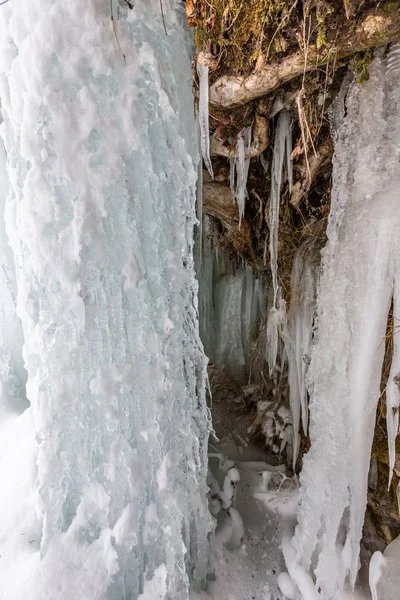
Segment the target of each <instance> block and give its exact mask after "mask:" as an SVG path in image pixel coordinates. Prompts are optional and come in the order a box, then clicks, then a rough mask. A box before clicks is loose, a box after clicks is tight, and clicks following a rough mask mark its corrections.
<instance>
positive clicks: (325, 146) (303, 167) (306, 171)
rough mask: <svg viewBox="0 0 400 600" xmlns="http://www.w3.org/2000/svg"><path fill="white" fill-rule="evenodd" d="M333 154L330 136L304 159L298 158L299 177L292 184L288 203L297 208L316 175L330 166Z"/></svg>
mask: <svg viewBox="0 0 400 600" xmlns="http://www.w3.org/2000/svg"><path fill="white" fill-rule="evenodd" d="M332 154H333V143H332V140H331V139H330V138H328V139H326V140H325V141H324V142H322V144H321V145H320V146H319V148H318V149H317V151H316V153H315V154H314V153H312V154H311V155H310V156H309V157H308V164H307V161H306V159H305V158H304V159H302V160H299V161H298V162H297V163H296V167H295V168H296V171H297V172H298V173H299V175H300V179H299V180H298V181H297V183H295V184H294V186H293V188H292V193H291V195H290V204H291V205H292V206H293V207H294V208H296V209H298V208H299V206H300V203H301V201H302V200H303V198H304V197H305V196H307V194H308V192H309V191H310V189H311V187H312V185H313V184H314V183H315V181H316V179H317V177H318V176H319V175H320V174H321V173H323V171H324V169H326V168H327V167H329V166H330V164H331V161H332Z"/></svg>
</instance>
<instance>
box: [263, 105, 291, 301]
mask: <svg viewBox="0 0 400 600" xmlns="http://www.w3.org/2000/svg"><path fill="white" fill-rule="evenodd" d="M289 139H291V120H290V113H289V112H288V111H286V110H284V111H282V112H281V114H280V115H279V118H278V124H277V128H276V133H275V143H274V155H273V159H272V173H271V201H270V208H269V229H270V241H269V251H270V257H271V272H272V285H273V290H274V306H275V305H276V300H277V293H278V276H277V270H278V226H279V204H280V195H281V187H282V169H283V161H284V157H285V148H287V153H286V159H287V164H288V175H289V173H290V177H291V173H292V167H291V166H290V153H289V143H290V142H289ZM290 145H291V144H290ZM290 181H291V179H290Z"/></svg>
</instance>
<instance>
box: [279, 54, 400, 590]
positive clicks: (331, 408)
mask: <svg viewBox="0 0 400 600" xmlns="http://www.w3.org/2000/svg"><path fill="white" fill-rule="evenodd" d="M396 52H397V53H398V52H399V50H392V53H391V56H390V57H389V66H390V65H391V67H390V68H388V63H387V62H386V61H384V60H381V59H380V58H376V59H375V60H374V62H373V64H372V66H371V70H370V79H369V81H368V82H366V83H365V84H364V85H363V86H362V87H360V86H359V85H358V84H357V83H354V82H353V83H351V84H350V86H349V82H348V81H347V82H346V84H344V86H343V88H342V91H341V93H340V95H339V98H338V101H337V103H336V108H335V111H334V115H333V129H334V141H335V156H334V169H333V182H334V184H333V191H332V207H331V214H330V217H329V225H328V238H329V241H328V244H327V247H326V248H325V250H324V253H323V263H322V276H321V283H320V289H319V295H318V302H317V307H318V325H317V330H316V342H315V344H314V346H313V348H312V357H311V365H310V370H309V374H308V380H309V392H310V418H311V420H310V437H311V442H312V446H311V450H310V452H309V453H308V455H307V456H306V458H305V461H304V468H303V472H302V475H301V493H300V508H299V513H298V523H299V524H298V527H297V530H296V533H295V537H294V539H293V545H294V547H295V549H296V551H297V558H296V561H295V562H294V561H293V562H291V564H290V565H289V567H290V568H289V570H291V575H292V576H293V577H294V578H295V579H296V581H297V583H298V585H299V588H300V589H301V590H303V597H304V598H307V600H308V598H310V597H311V596H310V595H307V593H306V592H304V590H305V589H307V588H306V587H304V586H305V585H306V580H305V579H304V577H303V575H304V571H308V572H309V573H311V574H312V575H313V576H314V577H315V581H316V583H315V589H316V590H319V591H320V593H319V594H318V595H316V596H315V597H320V598H322V599H323V600H328V599H329V600H330V599H332V598H335V599H336V598H341V592H342V590H343V588H344V586H345V584H346V580H347V579H349V581H350V584H351V585H354V582H355V579H356V576H357V571H358V568H359V544H360V539H361V535H362V525H363V520H364V512H365V506H366V497H367V477H368V468H369V461H370V452H371V445H372V438H373V431H374V424H375V412H376V405H377V401H378V398H379V395H380V389H379V386H380V380H381V368H382V360H383V353H384V343H382V342H383V339H384V336H385V331H386V323H387V317H388V310H389V306H390V302H391V299H392V295H393V291H394V282H395V281H397V279H398V276H399V267H400V263H399V256H400V252H399V251H400V246H399V244H400V237H399V234H398V232H399V227H400V210H399V208H400V194H399V189H400V164H399V158H400V68H395V63H396V61H395V57H396V54H395V53H396ZM397 66H398V63H397ZM396 289H398V288H397V285H396ZM396 293H397V292H396ZM395 337H396V336H395ZM395 360H397V355H396V356H395ZM316 594H317V591H316ZM313 597H314V596H313Z"/></svg>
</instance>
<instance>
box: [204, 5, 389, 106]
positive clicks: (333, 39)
mask: <svg viewBox="0 0 400 600" xmlns="http://www.w3.org/2000/svg"><path fill="white" fill-rule="evenodd" d="M350 5H351V3H348V6H349V7H350ZM399 37H400V7H396V6H394V4H393V3H386V5H383V4H381V5H380V6H379V8H374V9H371V10H369V11H367V12H366V13H365V15H364V16H363V17H362V19H361V20H360V22H359V23H358V24H357V25H356V26H355V27H354V23H353V22H352V21H351V20H350V21H349V22H348V24H347V27H345V28H343V29H342V31H341V32H340V33H339V34H337V35H336V36H335V35H334V32H332V34H331V36H330V40H329V41H327V42H326V43H325V45H324V46H323V48H320V49H318V48H317V46H316V45H310V46H308V48H307V58H306V60H305V54H304V52H303V51H300V50H299V51H297V52H294V53H293V54H290V55H289V56H286V57H284V58H282V59H281V60H279V61H275V62H272V63H266V64H265V65H264V66H262V67H261V68H259V69H256V70H255V71H254V72H253V73H252V74H251V75H249V76H248V77H236V76H232V75H223V76H222V77H220V78H219V79H217V81H215V83H214V84H213V85H212V86H211V88H210V103H211V104H213V105H214V106H217V107H220V108H233V107H235V106H239V105H242V104H245V103H246V102H249V101H250V100H254V99H256V98H261V97H262V96H265V95H267V94H269V93H271V92H272V91H274V90H275V89H277V88H278V87H279V86H280V85H282V84H283V83H286V82H288V81H290V80H292V79H294V78H295V77H298V76H300V75H302V74H303V73H304V72H306V71H312V70H314V69H316V68H318V67H319V66H322V65H324V64H326V63H327V62H333V61H334V60H336V59H338V58H344V57H346V56H351V55H352V54H355V53H357V52H361V51H364V50H368V49H370V48H375V47H381V46H384V45H386V44H388V43H390V42H392V41H394V40H397V39H398V38H399Z"/></svg>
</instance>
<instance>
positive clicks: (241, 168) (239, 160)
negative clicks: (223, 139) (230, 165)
mask: <svg viewBox="0 0 400 600" xmlns="http://www.w3.org/2000/svg"><path fill="white" fill-rule="evenodd" d="M250 143H251V127H247V128H245V129H242V131H241V132H240V133H239V136H238V141H237V146H236V165H235V166H236V177H237V188H236V201H237V205H238V209H239V228H240V224H241V221H242V217H243V216H244V209H245V203H246V195H247V190H246V185H247V177H248V174H249V166H250V159H249V158H246V150H248V149H249V147H250ZM231 185H232V181H231Z"/></svg>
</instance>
